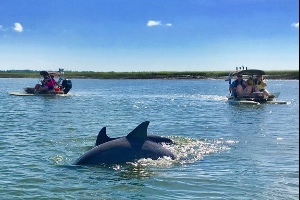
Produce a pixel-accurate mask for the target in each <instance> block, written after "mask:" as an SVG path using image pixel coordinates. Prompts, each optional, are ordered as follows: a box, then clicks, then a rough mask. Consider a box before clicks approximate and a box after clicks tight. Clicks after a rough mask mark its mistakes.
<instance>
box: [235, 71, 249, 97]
mask: <svg viewBox="0 0 300 200" xmlns="http://www.w3.org/2000/svg"><path fill="white" fill-rule="evenodd" d="M236 76H237V79H236V80H234V81H233V82H232V83H231V85H230V88H229V89H230V92H231V94H232V95H233V96H235V97H238V96H239V97H243V96H247V95H248V94H250V93H251V91H252V86H251V85H249V84H248V83H247V81H245V80H244V79H243V75H242V74H237V75H236Z"/></svg>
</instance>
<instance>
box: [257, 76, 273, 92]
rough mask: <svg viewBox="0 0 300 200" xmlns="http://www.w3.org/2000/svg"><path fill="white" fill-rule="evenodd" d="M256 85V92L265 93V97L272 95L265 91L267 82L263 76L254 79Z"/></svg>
mask: <svg viewBox="0 0 300 200" xmlns="http://www.w3.org/2000/svg"><path fill="white" fill-rule="evenodd" d="M254 84H255V92H263V94H264V95H267V96H269V95H270V93H269V92H268V90H266V89H265V87H266V86H267V82H266V80H265V79H264V78H263V76H262V75H256V78H255V79H254Z"/></svg>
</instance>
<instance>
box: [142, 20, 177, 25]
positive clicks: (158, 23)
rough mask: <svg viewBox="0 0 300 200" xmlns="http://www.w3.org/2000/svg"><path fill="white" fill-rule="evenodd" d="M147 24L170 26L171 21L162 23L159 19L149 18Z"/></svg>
mask: <svg viewBox="0 0 300 200" xmlns="http://www.w3.org/2000/svg"><path fill="white" fill-rule="evenodd" d="M147 26H172V24H171V23H167V24H162V23H161V21H154V20H149V21H148V23H147Z"/></svg>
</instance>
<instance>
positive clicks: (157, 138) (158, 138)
mask: <svg viewBox="0 0 300 200" xmlns="http://www.w3.org/2000/svg"><path fill="white" fill-rule="evenodd" d="M119 138H121V137H117V138H110V137H108V136H107V134H106V127H103V128H102V129H101V130H100V131H99V134H98V136H97V140H96V143H95V146H98V145H100V144H103V143H105V142H108V141H111V140H115V139H119ZM147 138H148V139H149V140H151V141H153V142H156V143H160V144H162V143H166V144H174V142H173V141H172V140H171V139H169V138H166V137H161V136H158V135H147Z"/></svg>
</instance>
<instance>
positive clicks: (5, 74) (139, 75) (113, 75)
mask: <svg viewBox="0 0 300 200" xmlns="http://www.w3.org/2000/svg"><path fill="white" fill-rule="evenodd" d="M64 72H65V78H68V79H75V78H76V79H226V78H227V77H228V74H229V73H230V71H183V72H175V71H174V72H165V71H161V72H91V71H88V72H77V71H64ZM265 73H266V75H264V76H265V78H267V79H282V80H299V70H281V71H275V70H274V71H265ZM0 78H40V74H39V71H32V70H9V71H8V70H7V71H0Z"/></svg>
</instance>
